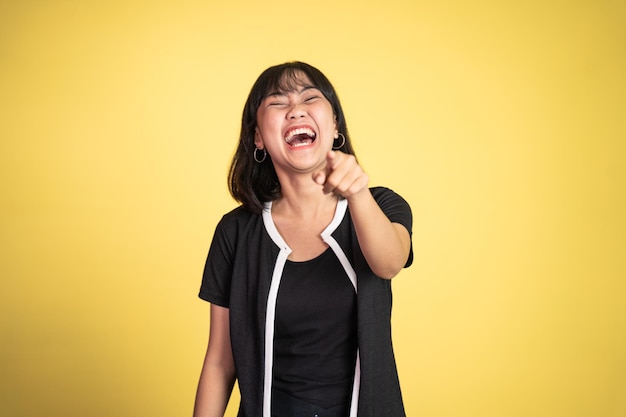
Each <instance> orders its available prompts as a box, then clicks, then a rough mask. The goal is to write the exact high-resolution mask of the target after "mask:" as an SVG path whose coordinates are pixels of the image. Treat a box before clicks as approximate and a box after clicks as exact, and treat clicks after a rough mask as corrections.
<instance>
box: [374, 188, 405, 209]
mask: <svg viewBox="0 0 626 417" xmlns="http://www.w3.org/2000/svg"><path fill="white" fill-rule="evenodd" d="M370 192H371V193H372V196H373V197H374V200H376V202H377V203H378V205H382V204H385V203H389V202H398V203H403V204H406V205H408V203H407V201H406V200H405V199H404V198H403V197H402V196H401V195H400V194H398V193H396V192H395V191H393V190H392V189H390V188H387V187H380V186H378V187H370Z"/></svg>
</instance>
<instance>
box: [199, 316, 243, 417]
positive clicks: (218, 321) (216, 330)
mask: <svg viewBox="0 0 626 417" xmlns="http://www.w3.org/2000/svg"><path fill="white" fill-rule="evenodd" d="M229 314H230V313H229V310H228V308H225V307H220V306H217V305H214V304H211V320H210V326H211V327H210V329H209V346H208V347H207V352H206V356H205V358H204V365H203V366H202V373H201V374H200V382H199V383H198V391H197V392H196V403H195V406H194V411H193V417H223V416H224V412H225V411H226V406H227V405H228V399H229V398H230V394H231V392H232V390H233V385H234V384H235V363H234V361H233V353H232V349H231V346H230V326H229V322H230V318H229Z"/></svg>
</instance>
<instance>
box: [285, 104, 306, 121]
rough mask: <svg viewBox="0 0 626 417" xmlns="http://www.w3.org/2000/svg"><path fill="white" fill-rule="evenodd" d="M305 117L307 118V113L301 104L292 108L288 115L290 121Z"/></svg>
mask: <svg viewBox="0 0 626 417" xmlns="http://www.w3.org/2000/svg"><path fill="white" fill-rule="evenodd" d="M304 116H306V111H305V110H304V106H302V105H300V104H299V103H296V104H294V105H293V106H291V108H290V109H289V112H288V113H287V118H289V119H297V118H300V117H304Z"/></svg>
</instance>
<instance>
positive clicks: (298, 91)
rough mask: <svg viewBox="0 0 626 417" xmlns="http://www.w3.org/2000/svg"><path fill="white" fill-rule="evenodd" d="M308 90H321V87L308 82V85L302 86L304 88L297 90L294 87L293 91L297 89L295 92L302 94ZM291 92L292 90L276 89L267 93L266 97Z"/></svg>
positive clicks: (284, 94)
mask: <svg viewBox="0 0 626 417" xmlns="http://www.w3.org/2000/svg"><path fill="white" fill-rule="evenodd" d="M307 90H319V88H318V87H316V86H314V85H310V84H307V85H304V86H302V88H301V89H300V90H296V89H294V90H292V91H295V92H297V93H299V94H302V93H304V92H305V91H307ZM290 92H291V91H274V92H271V93H268V94H266V95H265V98H268V97H280V96H286V95H287V93H290Z"/></svg>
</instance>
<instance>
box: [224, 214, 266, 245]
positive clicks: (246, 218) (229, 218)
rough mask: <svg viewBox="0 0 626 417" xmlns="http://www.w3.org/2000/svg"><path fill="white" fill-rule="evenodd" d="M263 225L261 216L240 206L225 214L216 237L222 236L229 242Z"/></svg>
mask: <svg viewBox="0 0 626 417" xmlns="http://www.w3.org/2000/svg"><path fill="white" fill-rule="evenodd" d="M262 223H263V217H262V215H261V214H256V213H252V212H251V211H249V210H247V209H246V208H245V207H244V206H239V207H236V208H234V209H233V210H231V211H229V212H228V213H226V214H224V215H223V216H222V218H221V219H220V221H219V223H218V224H217V227H216V233H215V234H216V236H218V235H221V236H223V237H225V238H226V239H228V240H232V239H235V238H236V237H237V236H239V235H241V234H246V233H249V232H250V229H251V228H257V227H258V226H259V225H261V224H262Z"/></svg>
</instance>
